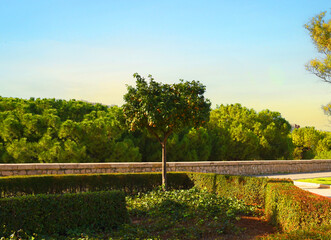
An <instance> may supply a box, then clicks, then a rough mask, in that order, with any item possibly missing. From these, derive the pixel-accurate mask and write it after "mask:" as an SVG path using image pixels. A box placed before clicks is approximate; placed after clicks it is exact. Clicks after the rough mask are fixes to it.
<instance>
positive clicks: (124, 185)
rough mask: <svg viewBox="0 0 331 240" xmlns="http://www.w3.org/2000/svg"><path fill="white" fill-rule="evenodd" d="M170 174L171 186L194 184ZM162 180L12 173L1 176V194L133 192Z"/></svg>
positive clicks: (134, 176) (128, 175) (133, 175)
mask: <svg viewBox="0 0 331 240" xmlns="http://www.w3.org/2000/svg"><path fill="white" fill-rule="evenodd" d="M167 177H168V186H169V188H170V189H173V188H176V189H189V188H191V187H193V183H192V181H191V180H190V179H189V178H188V176H187V175H186V174H184V173H168V175H167ZM161 184H162V178H161V174H160V173H118V174H76V175H37V176H11V177H1V178H0V197H2V198H3V197H13V196H23V195H29V194H42V193H45V194H59V193H76V192H88V191H89V192H93V191H109V190H121V191H124V192H126V193H128V194H134V193H137V192H146V191H150V190H152V189H155V188H156V187H158V186H160V185H161Z"/></svg>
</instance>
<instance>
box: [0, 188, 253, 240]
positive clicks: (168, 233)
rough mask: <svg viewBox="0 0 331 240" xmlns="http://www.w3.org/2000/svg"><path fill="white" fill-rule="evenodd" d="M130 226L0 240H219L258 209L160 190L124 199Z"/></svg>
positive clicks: (207, 195)
mask: <svg viewBox="0 0 331 240" xmlns="http://www.w3.org/2000/svg"><path fill="white" fill-rule="evenodd" d="M126 201H127V208H128V211H129V214H130V218H131V223H129V224H125V225H123V226H122V227H120V228H119V229H115V230H114V231H113V232H104V233H96V232H93V231H90V230H86V231H84V232H83V233H82V231H79V230H77V231H75V230H74V231H71V232H70V233H69V234H68V236H36V235H35V236H34V237H31V236H27V235H25V233H24V231H21V232H16V233H15V234H13V236H12V238H3V239H90V240H92V239H201V238H202V237H204V238H210V239H219V238H222V236H225V235H226V234H227V233H230V234H233V233H239V232H240V231H241V229H240V228H238V227H237V226H236V225H235V223H236V222H237V221H238V220H239V219H240V216H243V215H253V214H254V213H255V212H256V211H257V209H256V207H254V206H248V205H246V204H244V202H243V201H239V200H237V199H231V198H224V197H220V196H217V195H215V194H212V193H209V192H207V191H205V190H202V191H201V190H198V189H196V188H192V189H190V190H173V191H167V192H164V191H162V190H161V189H157V190H154V191H152V192H148V193H139V194H137V195H134V196H127V197H126Z"/></svg>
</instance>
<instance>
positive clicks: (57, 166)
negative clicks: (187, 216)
mask: <svg viewBox="0 0 331 240" xmlns="http://www.w3.org/2000/svg"><path fill="white" fill-rule="evenodd" d="M316 163H318V164H324V163H325V164H331V159H322V160H319V159H316V160H255V161H198V162H168V163H167V166H169V167H185V166H192V167H194V166H201V167H203V166H213V165H214V166H241V165H273V164H277V165H289V164H290V165H292V164H316ZM131 167H132V168H145V167H149V168H158V167H161V162H125V163H122V162H107V163H24V164H0V170H46V169H47V170H64V169H86V168H92V169H93V168H94V169H100V168H101V169H103V168H131Z"/></svg>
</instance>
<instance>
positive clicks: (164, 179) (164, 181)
mask: <svg viewBox="0 0 331 240" xmlns="http://www.w3.org/2000/svg"><path fill="white" fill-rule="evenodd" d="M166 144H167V140H165V141H163V142H162V143H161V146H162V188H163V191H167V152H166Z"/></svg>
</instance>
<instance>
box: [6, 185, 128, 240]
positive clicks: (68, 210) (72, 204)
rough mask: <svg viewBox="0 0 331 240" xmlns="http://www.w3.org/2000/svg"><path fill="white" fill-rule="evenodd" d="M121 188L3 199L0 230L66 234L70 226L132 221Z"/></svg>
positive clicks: (111, 225) (95, 227) (107, 227)
mask: <svg viewBox="0 0 331 240" xmlns="http://www.w3.org/2000/svg"><path fill="white" fill-rule="evenodd" d="M128 219H129V218H128V213H127V209H126V204H125V196H124V193H123V192H120V191H108V192H106V191H104V192H91V193H76V194H70V193H69V194H62V195H61V194H50V195H46V194H40V195H35V196H33V195H29V196H22V197H13V198H3V199H0V222H1V226H0V232H1V233H2V236H8V235H10V234H11V233H12V232H14V231H17V230H19V229H23V230H24V231H25V232H26V233H28V234H30V236H32V234H33V233H37V234H45V235H52V234H59V235H65V234H66V233H67V232H68V231H70V230H77V229H78V230H79V229H92V230H94V231H104V230H110V229H113V228H116V227H118V226H119V225H121V224H123V223H125V222H128Z"/></svg>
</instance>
